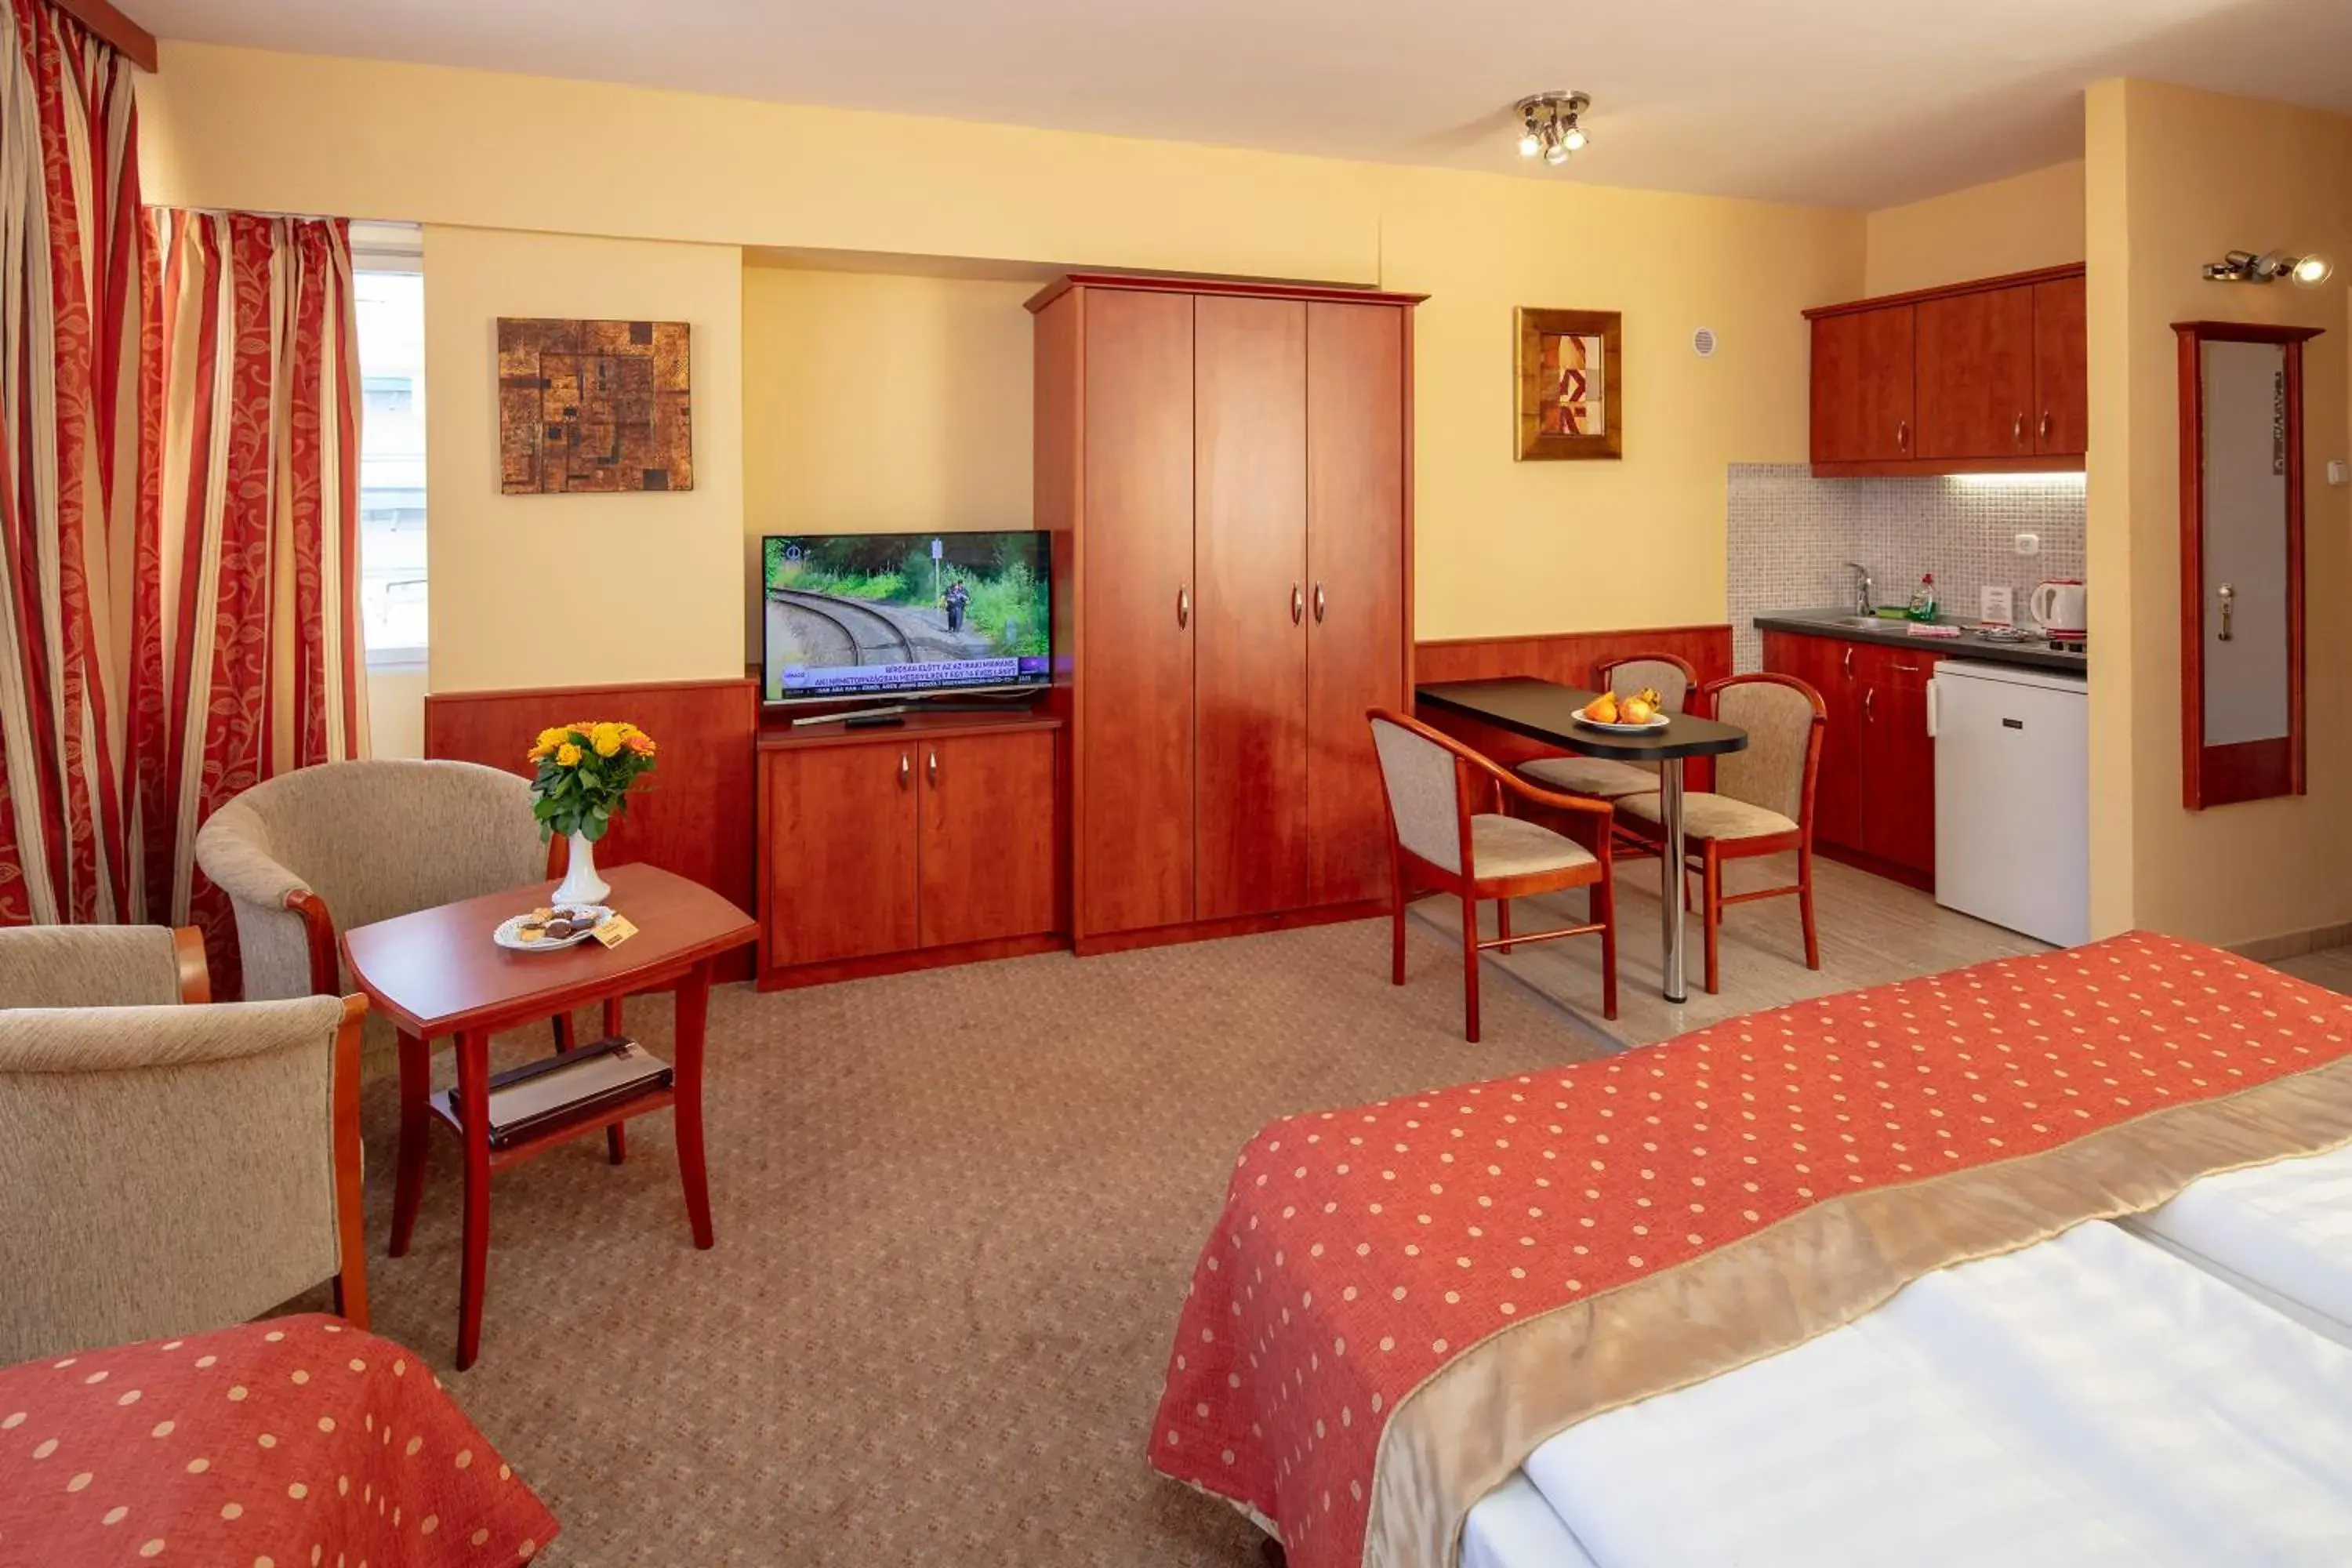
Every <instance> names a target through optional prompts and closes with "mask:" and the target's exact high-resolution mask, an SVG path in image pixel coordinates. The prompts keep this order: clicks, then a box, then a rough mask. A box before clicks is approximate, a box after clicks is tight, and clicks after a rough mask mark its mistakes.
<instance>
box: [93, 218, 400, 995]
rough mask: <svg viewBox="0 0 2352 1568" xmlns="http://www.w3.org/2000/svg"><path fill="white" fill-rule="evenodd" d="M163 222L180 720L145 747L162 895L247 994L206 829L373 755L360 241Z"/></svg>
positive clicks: (171, 590) (284, 225)
mask: <svg viewBox="0 0 2352 1568" xmlns="http://www.w3.org/2000/svg"><path fill="white" fill-rule="evenodd" d="M148 218H149V222H150V226H151V229H152V243H153V247H154V252H155V255H156V258H157V260H158V271H159V274H160V279H161V286H160V294H161V299H160V309H159V312H158V313H159V331H158V333H157V339H156V344H155V352H154V354H153V359H152V367H151V368H152V372H153V374H154V375H155V376H156V378H157V382H158V389H159V393H160V397H161V402H162V407H163V419H162V454H161V464H160V484H161V494H162V501H161V510H162V521H161V527H160V530H159V532H158V548H157V551H156V561H155V569H156V584H155V591H154V592H153V593H152V595H148V594H143V593H142V601H141V605H140V611H141V619H140V622H139V625H138V626H137V630H136V637H137V640H138V642H139V645H140V647H141V650H142V651H141V657H140V658H138V660H137V662H136V669H137V672H138V675H137V679H138V680H139V681H140V682H141V683H142V690H141V693H140V699H139V704H138V706H139V710H140V711H141V713H142V715H143V714H145V713H148V712H150V711H152V712H154V713H156V714H157V715H158V716H159V718H158V722H156V723H155V724H154V725H153V726H152V728H142V733H141V736H140V738H139V745H138V763H137V765H138V773H139V790H140V795H141V797H142V808H143V809H144V810H146V811H147V812H149V813H151V814H152V816H151V817H150V819H149V820H148V821H147V822H146V823H145V824H144V825H143V826H145V829H146V831H147V834H148V838H147V842H146V844H145V846H144V848H145V850H146V853H147V859H146V864H147V867H148V875H149V889H150V897H151V898H152V899H153V900H155V904H156V907H158V908H160V909H167V910H169V911H170V917H171V919H172V920H173V922H174V923H186V922H188V921H194V923H195V924H197V925H199V926H202V927H203V928H204V931H205V946H206V948H207V949H208V951H209V954H210V957H211V961H212V963H213V973H214V974H215V976H216V977H219V978H220V980H221V981H222V982H225V983H226V988H227V994H232V995H234V994H236V970H235V967H234V965H235V935H234V923H233V921H231V918H230V915H229V911H228V906H227V901H226V899H225V898H224V897H223V896H222V895H221V894H220V892H219V891H218V889H215V888H214V887H213V886H212V885H211V884H210V883H209V882H207V881H205V879H203V878H202V876H201V875H200V874H199V873H198V872H197V871H196V869H195V866H194V855H193V848H194V841H195V833H196V828H197V826H198V825H199V824H201V823H202V822H203V821H204V819H205V817H207V816H210V815H211V814H212V813H213V811H214V810H215V808H217V807H218V806H220V805H222V804H223V803H224V802H226V801H227V800H229V799H230V798H232V797H233V796H235V795H236V794H238V792H240V791H242V790H246V789H248V788H250V787H252V786H253V785H254V784H258V783H260V782H261V781H262V780H264V779H267V778H272V777H275V776H276V775H278V774H279V773H288V772H290V771H291V770H293V769H295V768H300V767H308V766H310V764H312V763H326V762H337V761H342V760H346V759H350V758H353V757H358V756H362V755H363V754H365V750H366V737H367V697H366V689H367V688H366V676H365V661H364V658H363V656H362V649H361V647H360V608H359V450H360V441H359V420H360V370H359V353H358V343H357V336H356V328H355V325H354V321H353V317H352V310H353V307H352V254H351V233H350V225H349V224H348V223H347V222H345V221H344V220H342V219H340V218H289V217H265V216H256V215H253V214H248V213H212V212H184V211H179V210H176V209H170V208H160V207H159V208H151V209H150V210H149V213H148ZM149 650H152V652H153V657H152V658H150V657H148V652H149ZM151 697H152V701H151V700H150V699H151Z"/></svg>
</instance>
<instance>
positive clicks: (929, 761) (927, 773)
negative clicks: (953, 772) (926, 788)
mask: <svg viewBox="0 0 2352 1568" xmlns="http://www.w3.org/2000/svg"><path fill="white" fill-rule="evenodd" d="M923 776H924V777H925V778H926V779H928V780H929V781H930V783H931V785H932V787H933V788H935V789H936V788H937V787H938V786H939V782H940V754H939V753H938V752H931V753H930V755H929V756H928V757H926V758H925V759H924V760H923Z"/></svg>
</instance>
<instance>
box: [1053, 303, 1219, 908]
mask: <svg viewBox="0 0 2352 1568" xmlns="http://www.w3.org/2000/svg"><path fill="white" fill-rule="evenodd" d="M1084 303H1085V306H1086V393H1085V403H1086V414H1085V422H1086V463H1085V469H1086V474H1085V481H1084V498H1085V499H1084V507H1085V520H1084V521H1083V523H1082V525H1081V533H1082V537H1083V541H1084V543H1083V547H1082V550H1083V555H1082V559H1081V562H1080V563H1079V570H1080V572H1081V574H1082V576H1083V583H1082V585H1081V588H1080V594H1081V596H1082V599H1083V613H1082V616H1081V624H1082V628H1083V629H1082V633H1081V636H1082V639H1083V640H1082V642H1081V645H1080V647H1079V648H1078V650H1077V680H1076V684H1077V689H1078V703H1079V710H1078V711H1079V725H1078V746H1079V751H1080V759H1079V786H1078V787H1079V795H1078V801H1077V810H1076V822H1075V832H1076V850H1077V857H1076V858H1077V866H1076V904H1077V909H1076V925H1077V934H1078V935H1080V936H1081V937H1084V936H1087V935H1091V934H1095V933H1097V932H1103V931H1140V930H1143V929H1146V928H1148V927H1151V926H1160V925H1174V924H1177V923H1180V922H1181V921H1189V920H1191V919H1192V837H1193V832H1192V828H1193V823H1192V648H1193V627H1194V626H1197V625H1198V612H1199V605H1198V600H1199V598H1200V592H1199V589H1198V587H1197V585H1196V584H1194V583H1193V581H1192V296H1191V295H1189V294H1166V293H1158V292H1142V291H1136V292H1129V291H1127V290H1123V289H1088V290H1087V294H1086V298H1085V300H1084Z"/></svg>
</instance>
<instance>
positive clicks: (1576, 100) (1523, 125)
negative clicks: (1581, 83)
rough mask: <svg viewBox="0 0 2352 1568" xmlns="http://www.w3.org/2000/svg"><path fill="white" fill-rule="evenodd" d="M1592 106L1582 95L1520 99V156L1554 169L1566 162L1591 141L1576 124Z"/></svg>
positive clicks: (1553, 94) (1547, 94)
mask: <svg viewBox="0 0 2352 1568" xmlns="http://www.w3.org/2000/svg"><path fill="white" fill-rule="evenodd" d="M1591 107H1592V99H1591V96H1590V95H1589V94H1586V93H1581V92H1540V93H1538V94H1537V95H1536V96H1535V97H1533V98H1523V99H1521V100H1519V101H1518V103H1517V105H1516V106H1515V110H1516V112H1517V114H1518V117H1519V127H1520V130H1519V156H1520V157H1522V158H1541V159H1542V160H1543V161H1544V162H1545V163H1549V164H1551V165H1553V166H1554V167H1558V166H1559V164H1562V163H1567V162H1568V160H1569V158H1570V156H1571V155H1572V154H1574V153H1580V152H1582V151H1583V150H1584V148H1585V145H1586V143H1588V142H1591V140H1592V138H1591V136H1590V135H1589V134H1588V133H1587V132H1585V129H1584V127H1583V126H1582V125H1581V124H1580V123H1579V121H1580V118H1581V116H1582V115H1583V113H1584V111H1585V110H1588V109H1591Z"/></svg>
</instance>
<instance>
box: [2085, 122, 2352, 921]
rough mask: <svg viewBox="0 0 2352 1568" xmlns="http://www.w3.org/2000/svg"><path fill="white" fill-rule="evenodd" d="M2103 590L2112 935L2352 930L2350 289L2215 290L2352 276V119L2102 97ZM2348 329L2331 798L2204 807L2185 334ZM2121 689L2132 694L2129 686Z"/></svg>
mask: <svg viewBox="0 0 2352 1568" xmlns="http://www.w3.org/2000/svg"><path fill="white" fill-rule="evenodd" d="M2088 110H2089V115H2088V123H2089V128H2090V135H2089V139H2088V152H2089V154H2090V157H2089V163H2090V177H2089V204H2088V210H2089V214H2090V231H2089V239H2090V261H2091V279H2092V292H2091V320H2090V357H2091V407H2092V431H2091V456H2090V500H2089V519H2088V525H2089V557H2090V559H2089V568H2088V580H2089V581H2090V582H2091V583H2092V584H2094V589H2093V596H2092V601H2091V615H2092V617H2093V618H2092V626H2091V637H2092V643H2093V647H2094V648H2095V650H2112V651H2095V655H2094V658H2095V664H2094V670H2095V674H2094V677H2093V679H2092V688H2091V707H2092V758H2093V763H2092V766H2093V773H2092V782H2093V798H2094V799H2095V801H2097V802H2098V803H2099V810H2097V811H2095V812H2094V814H2093V821H2094V822H2095V824H2097V825H2098V826H2096V827H2095V836H2094V839H2093V846H2092V847H2093V860H2092V878H2093V918H2094V922H2095V927H2096V928H2097V929H2099V930H2102V931H2111V930H2116V929H2119V928H2121V927H2123V926H2125V925H2127V924H2132V925H2139V926H2145V927H2151V928H2154V929H2158V930H2162V931H2174V932H2179V933H2181V934H2185V935H2189V936H2195V937H2200V938H2203V939H2206V940H2209V941H2214V942H2246V941H2252V940H2256V939H2259V938H2263V937H2267V936H2274V935H2280V934H2284V933H2291V932H2299V931H2310V930H2314V929H2316V928H2319V927H2322V926H2327V925H2333V924H2336V923H2339V922H2342V921H2352V684H2347V681H2346V680H2345V679H2343V672H2344V671H2345V670H2346V669H2347V668H2352V616H2346V615H2344V614H2342V613H2340V610H2339V606H2341V605H2344V604H2345V603H2347V598H2352V490H2347V489H2344V488H2340V487H2338V488H2331V487H2329V486H2327V485H2326V483H2325V479H2324V470H2325V467H2326V461H2327V460H2328V459H2329V458H2343V457H2345V456H2346V448H2347V442H2352V412H2347V405H2352V399H2347V346H2346V345H2347V327H2352V321H2347V290H2346V289H2345V288H2344V286H2343V282H2342V279H2341V278H2340V277H2339V279H2338V280H2337V281H2335V282H2332V283H2330V284H2328V285H2326V287H2324V288H2321V289H2299V288H2296V287H2294V285H2292V284H2286V283H2277V284H2272V285H2270V286H2268V287H2263V288H2256V287H2250V286H2247V285H2242V284H2220V283H2208V282H2206V281H2204V280H2203V279H2201V278H2200V276H2199V268H2200V266H2201V265H2202V264H2203V263H2205V262H2208V261H2211V260H2214V259H2216V258H2219V257H2220V256H2221V253H2222V252H2224V251H2226V250H2230V249H2232V248H2249V247H2250V248H2253V249H2257V250H2260V249H2266V248H2269V247H2273V246H2278V247H2291V248H2295V249H2315V250H2318V251H2321V252H2322V253H2324V254H2326V255H2329V256H2332V257H2334V258H2337V259H2338V260H2339V261H2341V260H2344V259H2346V258H2352V119H2347V118H2344V117H2341V116H2335V115H2327V114H2321V113H2317V112H2315V111H2312V110H2297V109H2289V108H2285V107H2283V106H2280V105H2276V104H2269V103H2258V102H2254V101H2252V100H2244V99H2234V98H2225V97H2221V96H2218V95H2215V94H2210V93H2201V92H2194V91H2191V90H2189V89H2185V88H2177V87H2170V86H2165V85H2159V84H2156V83H2149V82H2139V81H2132V82H2120V81H2118V82H2105V83H2101V84H2099V85H2098V86H2097V87H2095V88H2094V89H2092V92H2091V94H2090V99H2089V103H2088ZM2188 320H2225V321H2276V322H2293V323H2296V324H2300V325H2305V326H2315V327H2319V328H2322V329H2324V331H2325V332H2326V336H2323V337H2321V338H2319V339H2317V340H2315V342H2312V343H2311V344H2310V345H2308V347H2307V348H2306V351H2305V391H2304V400H2305V401H2304V412H2305V443H2304V456H2305V521H2304V528H2305V603H2306V605H2308V607H2309V614H2308V616H2307V633H2306V636H2307V643H2306V648H2305V668H2306V670H2307V672H2308V679H2307V681H2306V691H2307V699H2306V700H2307V705H2308V711H2307V723H2308V726H2309V731H2308V733H2309V742H2308V746H2309V776H2310V791H2311V793H2310V794H2309V795H2307V796H2305V797H2303V798H2300V799H2294V798H2288V799H2280V800H2270V801H2257V802H2252V803H2249V804H2246V805H2230V806H2221V807H2216V808H2213V809H2210V810H2207V811H2204V812H2190V811H2188V810H2186V809H2184V808H2183V807H2182V805H2181V804H2180V789H2181V779H2180V773H2181V763H2180V729H2181V724H2180V618H2179V617H2180V551H2179V499H2180V482H2179V427H2178V413H2179V392H2178V387H2179V372H2178V362H2177V358H2176V348H2175V342H2176V340H2175V338H2174V334H2173V332H2172V331H2171V326H2170V324H2171V323H2172V322H2174V321H2188ZM2119 671H2120V672H2122V673H2121V678H2120V679H2118V678H2116V675H2117V672H2119Z"/></svg>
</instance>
